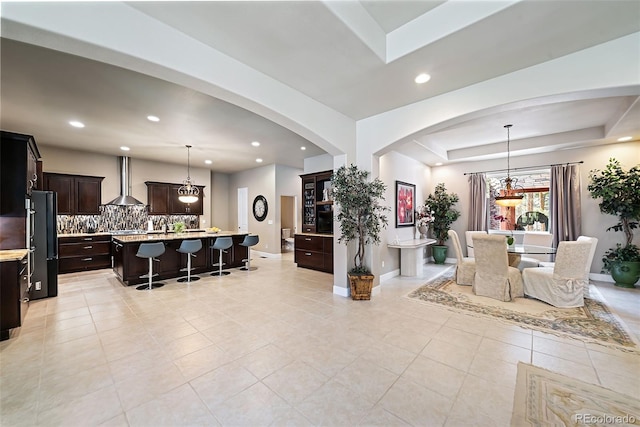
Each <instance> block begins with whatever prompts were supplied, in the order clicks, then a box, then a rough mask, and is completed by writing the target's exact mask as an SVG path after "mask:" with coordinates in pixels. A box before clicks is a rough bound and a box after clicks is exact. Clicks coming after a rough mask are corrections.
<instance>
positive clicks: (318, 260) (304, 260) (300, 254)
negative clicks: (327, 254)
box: [295, 248, 324, 269]
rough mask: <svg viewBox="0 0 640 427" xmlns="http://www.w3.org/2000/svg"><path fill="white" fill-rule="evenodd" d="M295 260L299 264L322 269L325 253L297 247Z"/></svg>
mask: <svg viewBox="0 0 640 427" xmlns="http://www.w3.org/2000/svg"><path fill="white" fill-rule="evenodd" d="M295 262H296V264H298V265H299V266H303V267H312V268H319V269H321V268H322V267H323V265H324V254H322V252H313V251H305V250H301V249H297V248H296V253H295Z"/></svg>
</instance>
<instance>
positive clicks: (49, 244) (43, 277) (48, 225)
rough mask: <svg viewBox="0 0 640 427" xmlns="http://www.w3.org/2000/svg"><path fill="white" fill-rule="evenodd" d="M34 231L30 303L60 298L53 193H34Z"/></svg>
mask: <svg viewBox="0 0 640 427" xmlns="http://www.w3.org/2000/svg"><path fill="white" fill-rule="evenodd" d="M31 209H32V212H33V230H32V239H31V249H32V254H31V256H32V257H33V260H32V270H31V292H30V299H40V298H48V297H55V296H57V295H58V233H57V230H56V228H57V221H56V216H57V213H58V204H57V200H56V193H55V192H53V191H33V192H32V194H31Z"/></svg>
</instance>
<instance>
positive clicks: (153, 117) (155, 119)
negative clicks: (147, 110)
mask: <svg viewBox="0 0 640 427" xmlns="http://www.w3.org/2000/svg"><path fill="white" fill-rule="evenodd" d="M147 120H149V121H150V122H159V121H160V118H159V117H157V116H147Z"/></svg>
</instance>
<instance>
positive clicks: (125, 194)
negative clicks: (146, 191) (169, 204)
mask: <svg viewBox="0 0 640 427" xmlns="http://www.w3.org/2000/svg"><path fill="white" fill-rule="evenodd" d="M130 160H131V159H130V158H129V157H123V156H118V168H119V172H120V195H119V196H118V197H116V198H115V199H113V200H112V201H110V202H109V203H107V205H115V206H135V205H144V203H142V202H141V201H140V200H138V199H136V198H134V197H132V196H130V195H129V193H130V187H131V185H130V184H129V182H130V181H131V170H130V169H129V162H130Z"/></svg>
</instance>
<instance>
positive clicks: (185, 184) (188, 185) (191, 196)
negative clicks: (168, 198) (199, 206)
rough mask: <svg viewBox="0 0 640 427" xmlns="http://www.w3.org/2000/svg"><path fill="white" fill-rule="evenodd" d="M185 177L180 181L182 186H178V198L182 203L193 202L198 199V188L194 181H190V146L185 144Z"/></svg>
mask: <svg viewBox="0 0 640 427" xmlns="http://www.w3.org/2000/svg"><path fill="white" fill-rule="evenodd" d="M186 147H187V179H186V180H184V181H182V186H181V187H180V188H178V200H180V201H181V202H182V203H195V202H197V201H198V195H199V194H200V190H199V189H198V187H196V186H195V183H194V182H192V181H191V176H190V172H191V163H190V160H191V159H190V156H189V153H190V149H191V146H190V145H187V146H186Z"/></svg>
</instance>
